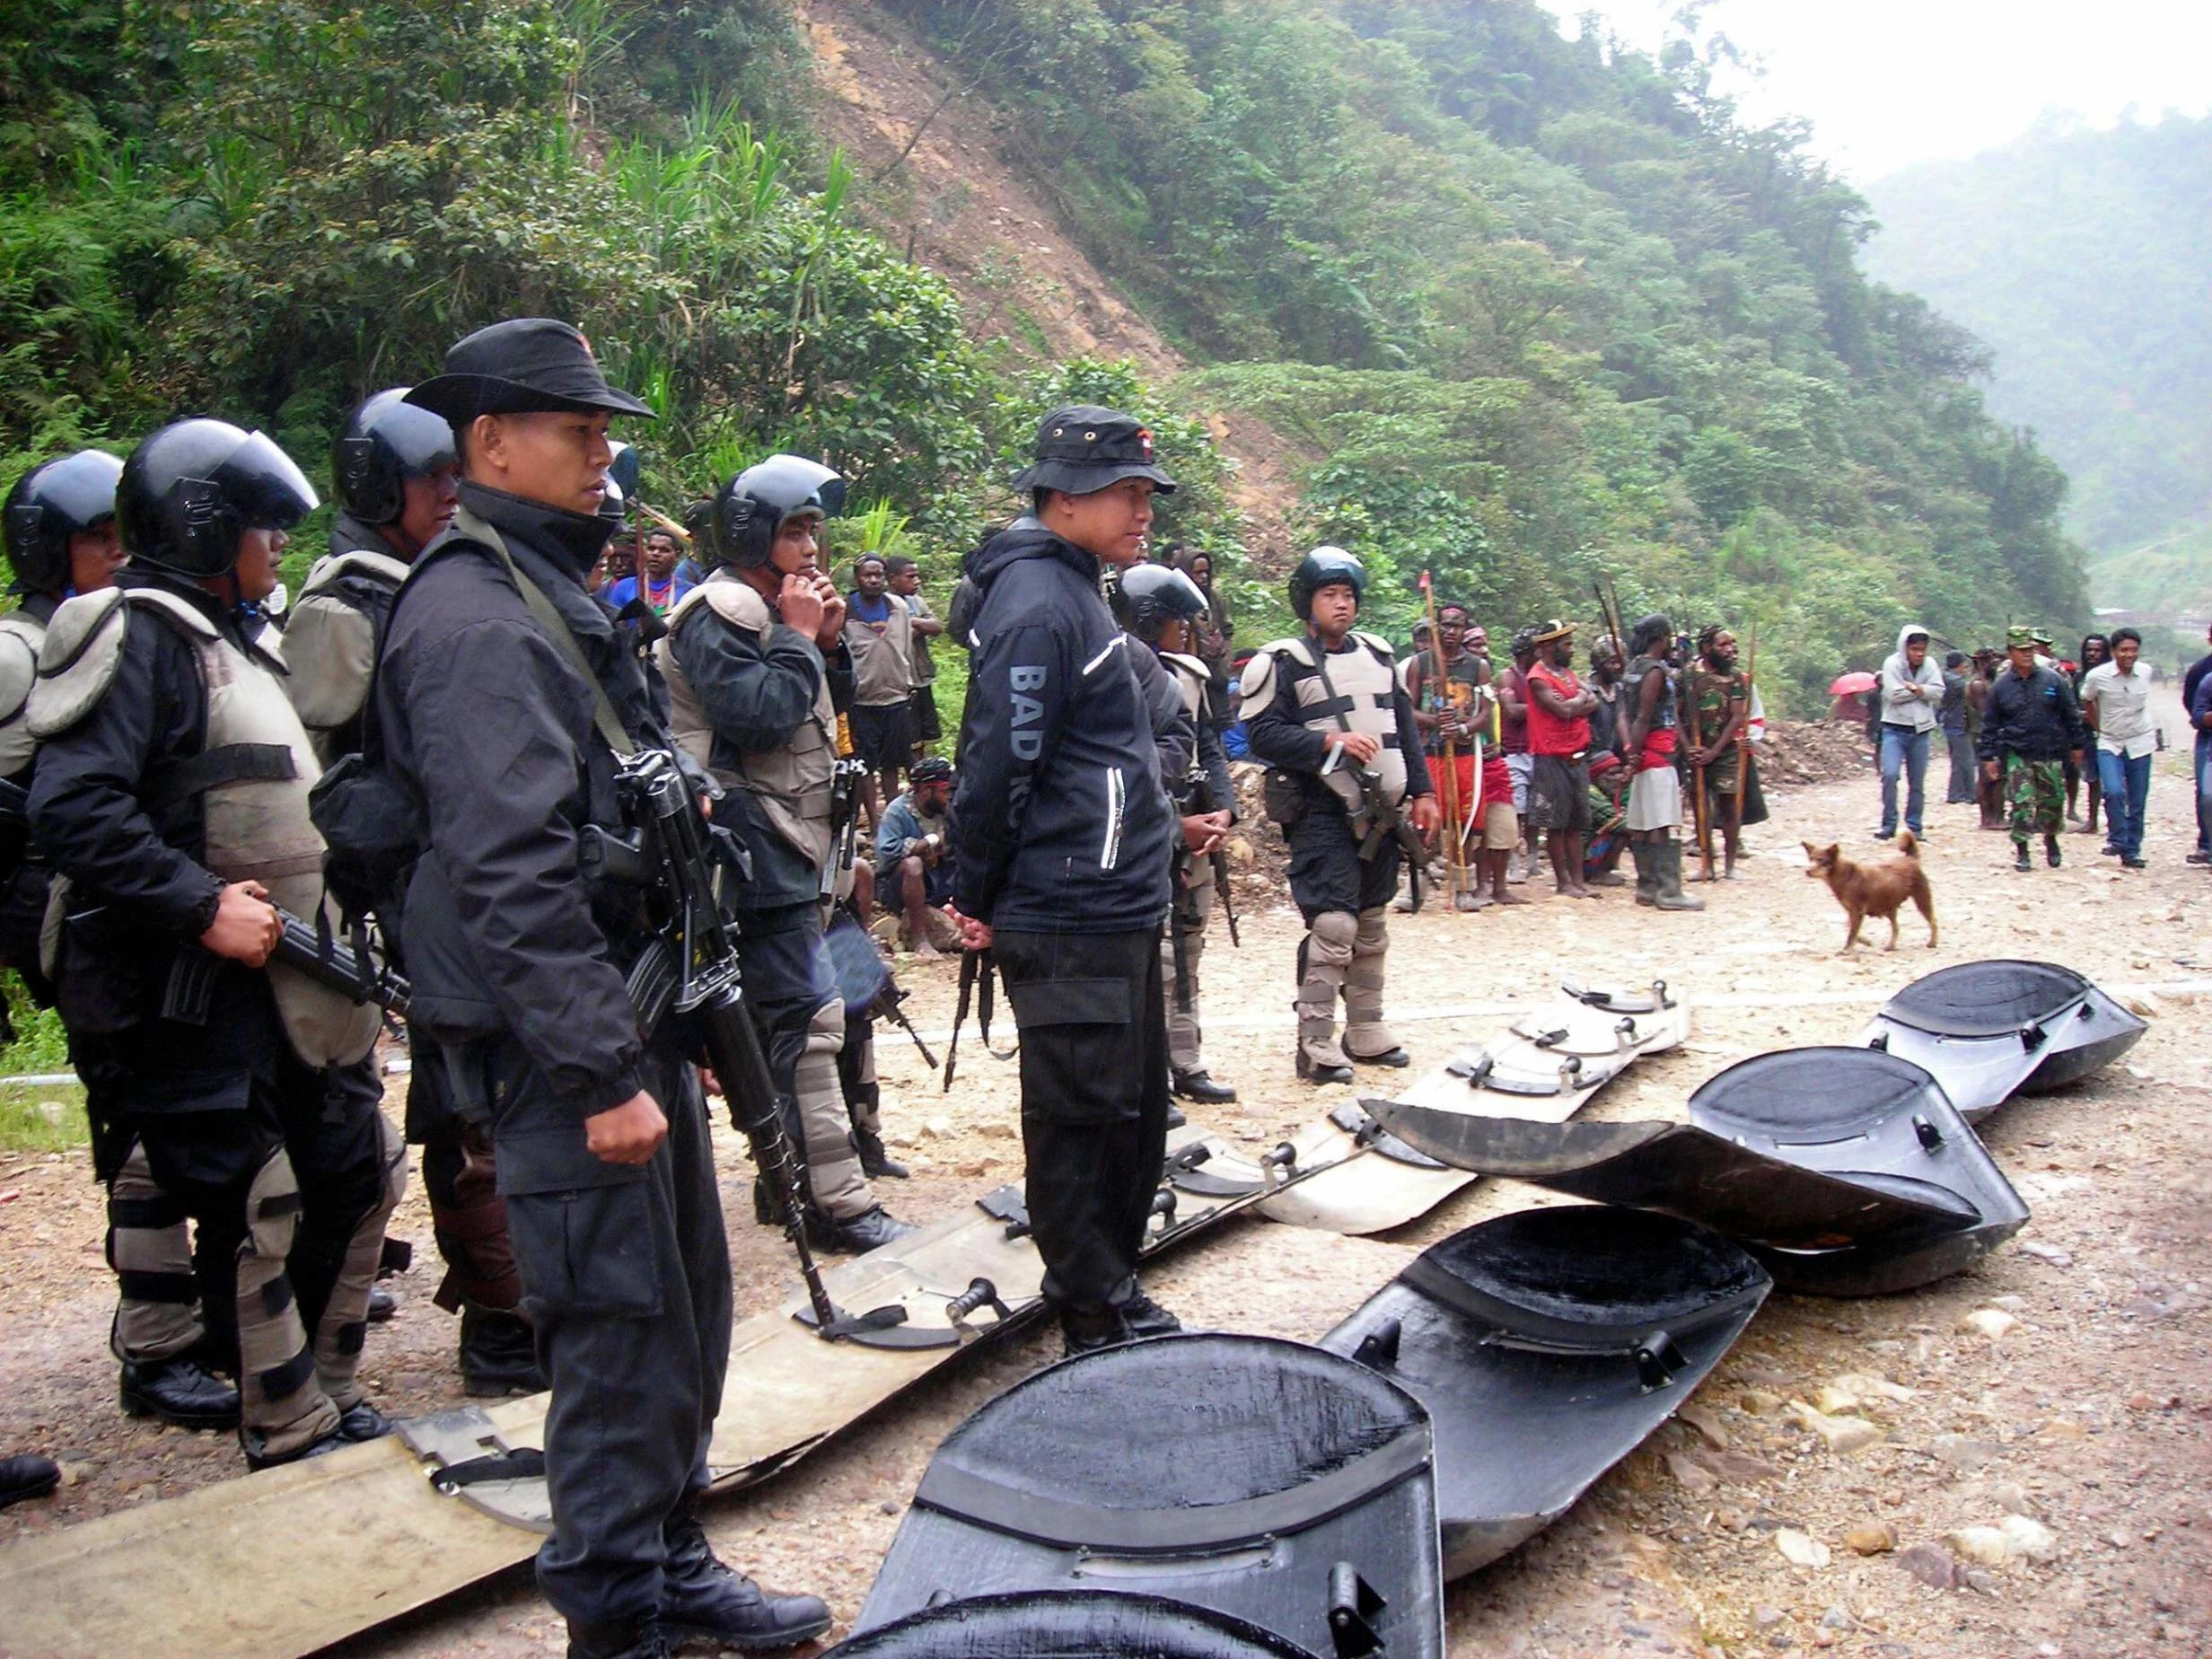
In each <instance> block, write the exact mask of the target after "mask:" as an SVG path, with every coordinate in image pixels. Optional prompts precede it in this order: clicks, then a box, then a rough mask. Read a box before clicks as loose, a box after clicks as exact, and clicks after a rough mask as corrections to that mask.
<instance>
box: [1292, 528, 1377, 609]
mask: <svg viewBox="0 0 2212 1659" xmlns="http://www.w3.org/2000/svg"><path fill="white" fill-rule="evenodd" d="M1338 586H1343V587H1348V588H1350V589H1351V590H1352V597H1353V598H1354V599H1356V600H1357V601H1360V602H1362V603H1363V604H1364V603H1365V601H1366V598H1367V567H1366V566H1365V565H1363V564H1361V563H1360V562H1359V559H1358V557H1356V555H1354V554H1350V553H1347V552H1346V551H1345V550H1344V549H1342V548H1332V547H1318V548H1315V549H1313V550H1312V552H1311V553H1309V554H1307V555H1306V556H1305V557H1303V558H1302V559H1300V560H1299V561H1298V568H1297V569H1295V570H1294V571H1292V572H1291V573H1290V608H1291V610H1293V611H1294V612H1295V613H1296V615H1297V618H1298V620H1299V621H1301V622H1311V621H1312V619H1313V595H1314V594H1316V593H1318V592H1321V589H1323V588H1325V587H1338Z"/></svg>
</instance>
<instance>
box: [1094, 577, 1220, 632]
mask: <svg viewBox="0 0 2212 1659" xmlns="http://www.w3.org/2000/svg"><path fill="white" fill-rule="evenodd" d="M1113 608H1114V619H1115V620H1116V621H1117V622H1119V623H1120V624H1121V626H1122V627H1123V628H1128V630H1129V632H1130V633H1132V634H1134V635H1136V636H1137V638H1139V639H1141V640H1143V641H1145V644H1147V645H1151V644H1153V643H1154V642H1155V641H1157V640H1158V639H1159V637H1160V629H1161V628H1162V627H1163V626H1164V625H1165V624H1167V623H1169V622H1188V621H1189V620H1190V619H1192V618H1194V617H1202V616H1204V615H1205V614H1206V595H1205V594H1204V593H1201V592H1199V591H1198V584H1197V583H1195V582H1193V581H1192V580H1191V579H1190V578H1189V576H1188V575H1185V574H1184V573H1183V572H1181V571H1180V570H1177V569H1175V568H1174V567H1173V566H1168V565H1131V566H1129V567H1128V569H1127V570H1124V571H1123V572H1122V573H1121V579H1120V580H1119V582H1117V583H1115V584H1114V590H1113Z"/></svg>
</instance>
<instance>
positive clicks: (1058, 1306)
mask: <svg viewBox="0 0 2212 1659" xmlns="http://www.w3.org/2000/svg"><path fill="white" fill-rule="evenodd" d="M1034 453H1035V464H1034V465H1032V466H1031V468H1030V469H1029V470H1027V471H1026V472H1024V473H1023V475H1022V477H1021V478H1020V479H1019V480H1018V485H1017V487H1020V488H1023V489H1026V490H1028V491H1030V492H1031V497H1032V502H1033V511H1031V513H1025V514H1024V515H1023V517H1021V518H1020V519H1018V520H1016V521H1015V522H1014V523H1013V524H1012V525H1010V526H1009V527H1008V528H1007V529H1005V530H1004V531H1000V532H999V533H998V534H997V535H996V536H994V537H992V538H991V539H990V540H988V541H987V542H985V543H984V544H983V546H982V547H981V548H979V549H977V550H976V552H975V553H973V554H972V555H970V557H969V560H968V566H967V574H968V575H969V577H970V579H971V580H972V581H973V582H974V583H975V584H976V586H977V587H978V588H979V590H980V592H981V601H980V603H979V605H978V607H977V610H976V614H975V619H974V621H973V623H972V637H973V639H974V641H975V644H974V646H973V660H972V662H971V664H970V678H969V681H968V705H967V711H966V714H965V715H964V717H963V719H962V722H961V757H962V758H961V762H960V768H961V769H960V787H959V791H958V793H957V794H955V795H954V796H953V799H952V819H953V836H952V846H953V853H954V856H955V858H956V860H957V865H956V869H955V873H954V877H953V899H952V903H953V908H954V911H955V912H956V915H957V917H958V918H959V919H960V921H961V933H962V943H963V944H965V945H966V947H967V948H968V949H970V950H984V949H987V950H989V951H990V952H992V954H993V956H994V957H995V958H996V962H997V967H998V970H999V972H1000V974H1001V975H1002V977H1003V978H1004V979H1005V986H1006V991H1007V996H1008V998H1009V1000H1010V1001H1011V1002H1012V1003H1013V1005H1014V1023H1015V1025H1016V1026H1017V1027H1018V1028H1019V1030H1020V1031H1021V1033H1022V1133H1023V1142H1024V1147H1025V1151H1026V1155H1027V1163H1028V1186H1027V1191H1028V1202H1029V1213H1030V1219H1031V1224H1032V1225H1033V1227H1034V1229H1035V1233H1036V1238H1037V1248H1038V1251H1039V1253H1040V1254H1041V1255H1042V1256H1043V1258H1044V1265H1045V1277H1044V1294H1045V1296H1046V1299H1047V1300H1048V1301H1049V1303H1051V1305H1052V1307H1053V1308H1054V1310H1055V1311H1056V1312H1058V1315H1059V1318H1060V1324H1061V1329H1062V1331H1063V1333H1064V1334H1065V1336H1066V1342H1067V1347H1068V1349H1069V1351H1070V1352H1076V1351H1080V1350H1083V1349H1086V1348H1093V1347H1105V1346H1108V1345H1110V1344H1112V1343H1115V1342H1122V1341H1127V1340H1128V1339H1130V1338H1131V1337H1132V1336H1141V1335H1151V1334H1154V1333H1156V1332H1160V1331H1166V1330H1175V1329H1177V1328H1178V1326H1177V1322H1176V1321H1175V1319H1174V1316H1173V1315H1172V1314H1170V1313H1168V1312H1166V1311H1165V1310H1164V1309H1163V1308H1161V1307H1160V1306H1159V1305H1158V1304H1157V1303H1154V1302H1153V1301H1152V1299H1151V1298H1150V1297H1148V1296H1146V1295H1145V1293H1144V1291H1143V1289H1142V1288H1141V1287H1140V1286H1139V1285H1138V1284H1137V1250H1138V1247H1139V1245H1140V1244H1141V1243H1142V1242H1143V1240H1144V1232H1145V1220H1146V1216H1147V1215H1148V1213H1149V1210H1150V1207H1151V1202H1152V1195H1153V1193H1154V1189H1155V1188H1156V1185H1157V1183H1158V1181H1159V1177H1160V1168H1161V1163H1162V1160H1163V1157H1164V1155H1165V1149H1166V1137H1167V1116H1168V1059H1167V1021H1166V1008H1165V1004H1164V1001H1163V990H1162V985H1161V976H1160V926H1161V923H1162V922H1163V920H1164V919H1165V917H1166V915H1167V908H1168V883H1169V880H1170V876H1171V873H1172V872H1171V865H1172V843H1173V839H1174V809H1173V807H1172V805H1171V803H1169V800H1168V796H1167V792H1166V790H1165V789H1163V787H1162V786H1161V783H1160V771H1159V762H1158V759H1157V756H1156V752H1155V750H1154V725H1153V720H1152V715H1151V711H1150V709H1149V707H1147V704H1146V701H1145V694H1144V691H1143V689H1141V688H1140V685H1139V682H1138V680H1137V672H1136V671H1135V669H1134V668H1133V667H1132V664H1131V660H1130V649H1131V645H1132V642H1131V640H1130V639H1129V637H1128V635H1126V634H1124V633H1123V632H1122V631H1121V630H1120V629H1119V628H1118V627H1116V626H1115V623H1114V619H1113V616H1112V613H1111V612H1110V611H1109V610H1108V609H1107V607H1106V601H1104V600H1103V599H1102V597H1101V596H1100V592H1099V582H1100V575H1101V570H1102V566H1115V567H1118V568H1119V567H1126V566H1128V565H1130V564H1132V563H1134V562H1135V561H1136V560H1137V558H1138V557H1141V556H1142V554H1143V552H1144V549H1145V532H1146V531H1147V530H1148V529H1149V528H1150V526H1151V523H1152V496H1153V494H1154V491H1155V490H1172V489H1173V488H1174V481H1173V480H1172V478H1169V477H1168V475H1167V474H1166V473H1165V472H1164V471H1163V470H1161V469H1160V468H1159V467H1158V466H1156V465H1154V461H1153V454H1152V434H1150V433H1149V432H1148V431H1146V430H1145V427H1144V426H1141V425H1140V424H1139V423H1138V422H1137V421H1136V420H1135V419H1133V418H1131V417H1128V416H1127V415H1124V414H1120V413H1119V412H1117V411H1115V410H1112V409H1107V408H1095V407H1092V406H1087V405H1079V406H1075V407H1071V408H1060V409H1056V410H1054V411H1053V412H1052V413H1051V414H1050V415H1049V416H1047V417H1045V420H1044V424H1043V425H1042V426H1041V427H1040V429H1039V432H1038V435H1037V445H1036V449H1035V452H1034ZM1140 648H1141V647H1140Z"/></svg>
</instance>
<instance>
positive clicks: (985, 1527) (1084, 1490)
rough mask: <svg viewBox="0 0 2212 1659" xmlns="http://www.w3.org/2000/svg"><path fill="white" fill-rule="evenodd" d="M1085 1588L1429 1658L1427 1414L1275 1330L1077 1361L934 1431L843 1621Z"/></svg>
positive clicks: (1305, 1642)
mask: <svg viewBox="0 0 2212 1659" xmlns="http://www.w3.org/2000/svg"><path fill="white" fill-rule="evenodd" d="M1098 1585H1106V1586H1110V1587H1112V1588H1114V1589H1117V1590H1123V1591H1128V1592H1136V1593H1145V1594H1152V1595H1162V1596H1166V1597H1169V1598H1171V1599H1172V1600H1175V1601H1179V1602H1189V1603H1191V1604H1193V1605H1195V1606H1198V1607H1203V1608H1207V1609H1210V1610H1212V1611H1216V1612H1219V1613H1226V1614H1229V1615H1231V1616H1233V1617H1234V1618H1238V1619H1247V1620H1249V1621H1251V1623H1253V1624H1256V1625H1259V1626H1260V1627H1261V1628H1264V1629H1268V1630H1271V1631H1273V1632H1274V1633H1275V1634H1276V1635H1277V1636H1278V1637H1284V1638H1286V1639H1287V1640H1289V1641H1291V1642H1294V1643H1295V1644H1297V1645H1299V1646H1303V1647H1305V1648H1308V1649H1310V1650H1312V1652H1314V1653H1316V1654H1321V1655H1363V1654H1370V1653H1384V1652H1387V1653H1389V1654H1390V1655H1393V1659H1397V1656H1399V1655H1403V1656H1404V1659H1421V1656H1422V1655H1442V1654H1443V1652H1444V1611H1443V1577H1442V1569H1441V1565H1440V1563H1439V1560H1438V1557H1437V1532H1436V1494H1435V1484H1434V1479H1433V1474H1432V1469H1431V1456H1430V1438H1429V1425H1428V1416H1427V1414H1426V1412H1425V1411H1423V1410H1422V1409H1421V1406H1420V1404H1419V1402H1418V1401H1417V1400H1415V1399H1413V1397H1412V1396H1411V1395H1409V1394H1408V1393H1406V1392H1405V1391H1403V1390H1401V1389H1400V1388H1399V1387H1398V1385H1397V1384H1396V1383H1394V1382H1390V1381H1389V1380H1387V1379H1386V1378H1384V1377H1383V1376H1382V1375H1380V1374H1377V1373H1376V1372H1374V1371H1373V1370H1372V1369H1370V1368H1368V1367H1367V1366H1365V1365H1356V1364H1354V1363H1353V1362H1351V1361H1349V1360H1347V1359H1343V1358H1340V1357H1339V1356H1336V1355H1333V1354H1328V1353H1324V1352H1322V1351H1321V1349H1319V1348H1313V1347H1305V1346H1303V1344H1300V1343H1295V1342H1285V1341H1280V1340H1278V1339H1275V1338H1271V1337H1244V1336H1220V1335H1188V1334H1187V1335H1182V1336H1172V1337H1158V1338H1154V1339H1151V1340H1149V1341H1145V1342H1136V1343H1130V1344H1128V1345H1126V1346H1124V1347H1115V1348H1108V1349H1105V1350H1103V1351H1102V1352H1100V1353H1095V1354H1085V1355H1083V1356H1079V1357H1077V1358H1075V1359H1071V1360H1067V1361H1065V1362H1063V1363H1062V1364H1060V1365H1055V1366H1053V1367H1051V1368H1050V1369H1049V1370H1047V1371H1043V1372H1040V1373H1039V1374H1037V1375H1035V1376H1033V1377H1031V1378H1029V1379H1028V1380H1027V1381H1026V1382H1020V1383H1017V1384H1016V1385H1015V1386H1014V1387H1013V1388H1011V1389H1009V1390H1007V1391H1006V1392H1005V1393H1004V1394H1001V1395H1000V1396H999V1397H998V1398H997V1399H996V1400H992V1401H991V1402H990V1403H989V1404H988V1405H987V1406H985V1407H984V1408H983V1409H981V1410H979V1411H978V1412H977V1413H976V1414H975V1415H974V1416H972V1417H970V1418H969V1419H968V1420H967V1421H966V1422H965V1423H962V1424H961V1426H959V1427H958V1428H956V1429H954V1430H953V1431H952V1434H951V1435H949V1436H947V1437H946V1439H945V1441H944V1444H943V1445H941V1446H939V1447H938V1448H937V1453H936V1455H935V1457H934V1458H932V1459H931V1460H930V1463H929V1468H928V1470H927V1471H926V1473H925V1474H924V1475H923V1476H922V1482H921V1486H920V1488H919V1489H918V1490H917V1492H916V1493H915V1495H914V1507H913V1508H912V1509H911V1510H909V1511H908V1514H907V1517H906V1519H905V1521H904V1522H902V1523H900V1528H899V1535H898V1537H897V1538H895V1539H894V1540H892V1541H891V1552H890V1554H889V1555H887V1556H886V1557H885V1558H884V1560H883V1566H882V1571H881V1572H880V1573H879V1574H878V1575H877V1576H876V1581H875V1586H874V1588H873V1590H871V1591H870V1592H869V1593H868V1600H867V1604H866V1605H865V1607H863V1608H862V1609H861V1613H860V1619H859V1623H858V1625H857V1627H856V1628H857V1629H858V1630H859V1631H862V1632H865V1631H871V1630H873V1629H876V1628H878V1627H880V1626H883V1625H887V1624H889V1623H891V1621H892V1620H894V1619H901V1618H904V1617H905V1616H907V1615H908V1614H910V1613H913V1612H916V1611H919V1610H921V1609H923V1608H926V1607H928V1606H929V1605H931V1604H932V1603H933V1602H938V1601H943V1600H946V1599H958V1598H961V1597H969V1596H979V1595H990V1594H996V1593H1007V1592H1014V1591H1023V1590H1049V1589H1073V1588H1084V1587H1091V1586H1098Z"/></svg>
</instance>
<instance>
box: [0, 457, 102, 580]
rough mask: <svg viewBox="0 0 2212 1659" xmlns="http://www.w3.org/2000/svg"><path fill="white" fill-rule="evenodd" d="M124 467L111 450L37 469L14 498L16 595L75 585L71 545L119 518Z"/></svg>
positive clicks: (9, 523) (11, 532)
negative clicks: (119, 489) (118, 491)
mask: <svg viewBox="0 0 2212 1659" xmlns="http://www.w3.org/2000/svg"><path fill="white" fill-rule="evenodd" d="M122 472H123V463H122V462H121V461H118V460H117V459H116V458H115V457H114V456H112V455H110V454H109V453H108V452H106V451H105V450H89V449H88V450H79V451H78V452H76V453H75V454H74V455H64V456H62V457H61V458H60V459H59V460H57V461H48V462H46V463H45V464H44V465H43V466H38V467H33V468H32V469H31V470H30V471H28V472H26V473H24V474H23V476H22V478H18V479H17V480H16V482H15V487H14V488H13V489H12V490H10V491H9V492H8V501H7V510H6V535H7V553H8V565H9V567H10V568H11V569H12V570H13V572H14V575H15V581H14V584H13V586H12V587H11V588H10V590H9V591H10V592H15V593H52V592H58V591H60V590H61V589H63V588H66V587H67V586H68V585H69V539H70V538H71V537H72V536H81V535H83V533H84V532H85V531H88V530H92V529H95V528H97V527H98V526H99V525H100V524H101V522H103V521H105V520H108V519H111V518H113V517H114V516H115V481H116V479H117V478H119V477H121V476H122Z"/></svg>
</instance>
